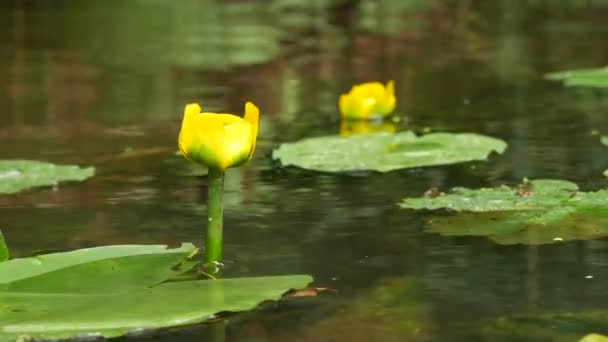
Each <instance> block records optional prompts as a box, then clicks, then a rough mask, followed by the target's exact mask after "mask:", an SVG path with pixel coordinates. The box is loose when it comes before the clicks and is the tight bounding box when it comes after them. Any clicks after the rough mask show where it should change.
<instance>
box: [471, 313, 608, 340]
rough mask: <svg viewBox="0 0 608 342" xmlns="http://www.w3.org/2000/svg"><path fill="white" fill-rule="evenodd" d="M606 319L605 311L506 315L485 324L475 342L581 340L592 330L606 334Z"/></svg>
mask: <svg viewBox="0 0 608 342" xmlns="http://www.w3.org/2000/svg"><path fill="white" fill-rule="evenodd" d="M606 319H608V313H607V312H606V311H589V312H572V313H569V312H566V313H551V314H538V315H513V316H505V317H500V318H499V319H497V320H496V321H494V322H490V323H488V324H486V325H484V326H483V327H482V328H481V329H480V332H479V336H477V338H476V339H475V340H477V341H488V342H490V341H491V342H502V341H505V342H507V341H509V342H510V341H531V342H534V341H538V342H541V341H543V342H544V341H554V342H571V341H577V340H579V338H580V336H582V335H584V334H586V333H588V332H589V331H600V332H605V331H606ZM592 335H595V336H599V335H597V334H592ZM579 341H585V342H590V341H598V342H600V341H604V340H601V339H590V340H584V339H583V340H579Z"/></svg>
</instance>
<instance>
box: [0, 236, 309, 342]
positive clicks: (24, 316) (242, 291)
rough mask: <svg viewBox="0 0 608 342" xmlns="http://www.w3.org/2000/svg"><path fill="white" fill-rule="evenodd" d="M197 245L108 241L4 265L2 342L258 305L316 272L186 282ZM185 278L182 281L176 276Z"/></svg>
mask: <svg viewBox="0 0 608 342" xmlns="http://www.w3.org/2000/svg"><path fill="white" fill-rule="evenodd" d="M195 253H196V248H195V247H194V246H193V245H192V244H183V245H182V246H181V247H179V248H174V249H168V248H167V247H166V246H137V245H131V246H108V247H99V248H90V249H83V250H77V251H73V252H66V253H56V254H48V255H43V256H38V257H31V258H23V259H13V260H10V261H7V262H3V263H0V283H1V285H0V341H14V340H16V339H18V338H21V337H24V336H27V337H28V338H32V339H45V340H47V339H66V338H73V337H83V336H86V337H93V336H103V337H116V336H121V335H124V334H127V333H130V332H137V331H141V330H147V329H158V328H164V327H173V326H181V325H188V324H194V323H200V322H205V321H208V320H211V319H215V318H216V316H215V314H217V313H219V312H226V311H231V312H235V311H242V310H249V309H252V308H255V307H256V305H257V304H258V303H260V302H262V301H264V300H276V299H279V298H280V297H281V295H282V294H283V293H285V292H286V291H287V290H289V289H291V288H299V287H304V286H306V285H307V284H308V283H310V282H311V281H312V278H311V277H310V276H306V275H294V276H277V277H259V278H237V279H222V280H193V279H190V280H185V281H178V280H179V279H181V278H184V275H183V273H184V272H186V271H188V270H191V269H192V267H193V266H194V265H195V263H194V262H193V261H191V260H190V258H189V257H190V256H192V255H193V254H195ZM179 275H181V276H182V277H181V278H179V279H178V278H177V276H179Z"/></svg>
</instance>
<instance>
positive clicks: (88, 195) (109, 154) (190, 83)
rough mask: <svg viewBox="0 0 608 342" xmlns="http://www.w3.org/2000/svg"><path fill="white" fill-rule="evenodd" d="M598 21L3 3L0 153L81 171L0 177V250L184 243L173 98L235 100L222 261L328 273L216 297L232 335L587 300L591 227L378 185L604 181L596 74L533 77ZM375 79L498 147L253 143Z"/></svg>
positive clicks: (323, 124) (576, 7)
mask: <svg viewBox="0 0 608 342" xmlns="http://www.w3.org/2000/svg"><path fill="white" fill-rule="evenodd" d="M606 20H608V6H607V5H606V4H604V3H603V2H601V1H586V2H580V1H553V2H549V1H523V0H502V1H491V2H474V1H466V0H465V1H459V2H453V1H447V0H445V1H444V0H441V1H413V0H412V1H389V0H384V1H382V0H378V1H369V0H361V1H317V2H306V1H302V2H296V1H281V0H277V1H266V0H260V1H211V0H196V1H195V0H184V1H180V2H175V3H174V2H171V1H160V0H150V1H137V0H128V1H114V0H89V1H68V0H55V1H52V2H51V1H26V0H7V1H3V2H2V4H1V5H0V39H1V40H2V43H3V44H2V45H1V46H0V77H1V79H2V80H3V82H2V86H0V108H1V109H0V157H1V158H3V159H5V158H31V159H41V160H46V161H51V162H56V163H76V164H81V165H94V166H95V167H96V168H97V176H96V177H94V178H92V179H90V180H88V181H86V182H84V183H80V184H61V185H60V186H59V187H58V188H56V189H36V190H32V191H27V192H25V193H21V194H18V195H11V196H0V227H2V229H3V232H5V235H6V237H7V239H8V240H9V243H10V245H11V246H12V249H13V254H14V255H15V256H19V255H29V254H32V253H35V252H37V251H40V250H69V249H76V248H83V247H89V246H98V245H105V244H127V243H142V244H143V243H146V244H148V243H149V244H171V245H176V244H178V243H180V242H182V241H192V242H194V243H196V244H201V242H202V235H201V232H202V223H203V222H204V217H205V203H206V178H205V177H204V173H203V172H201V170H200V169H199V168H198V167H197V166H196V165H191V164H189V163H188V162H186V161H185V160H183V159H182V158H181V157H180V156H178V155H176V153H175V152H176V150H177V148H176V137H177V134H178V131H179V125H180V121H181V115H182V113H181V111H182V109H183V106H184V104H186V103H188V102H200V103H201V104H202V106H203V108H204V109H205V110H208V111H221V112H234V113H241V112H242V110H243V108H242V107H243V103H244V101H246V100H252V101H253V102H255V103H256V104H258V105H259V107H260V108H261V110H262V116H261V129H260V140H259V147H258V149H257V151H256V155H255V157H254V158H253V160H252V161H251V162H250V163H249V164H248V165H247V166H245V167H242V168H239V169H236V170H231V171H230V172H229V173H228V176H227V177H228V178H227V185H226V186H227V195H226V201H227V202H226V211H225V215H226V218H225V226H226V233H225V234H226V237H225V239H226V240H225V242H226V245H225V248H224V249H225V254H226V255H225V257H226V258H227V259H228V260H229V261H231V262H230V263H229V266H228V268H227V270H226V273H227V275H228V276H260V275H278V274H293V273H308V274H311V275H313V276H314V277H315V283H314V284H313V285H314V286H320V287H331V288H334V289H336V290H337V291H338V292H337V294H331V295H327V296H325V295H324V296H321V297H319V298H312V299H310V298H309V299H306V300H293V301H287V302H284V303H281V304H280V305H270V306H269V307H268V306H264V308H263V309H261V310H259V311H256V312H251V313H247V314H244V315H240V316H237V317H234V318H233V319H231V320H230V323H229V325H228V330H227V340H228V341H338V342H340V341H404V340H407V341H471V340H484V341H485V340H488V341H490V340H493V339H491V337H487V336H486V335H483V334H481V333H480V328H479V327H480V325H483V324H484V323H483V322H493V321H495V320H496V319H497V318H499V317H502V316H505V315H510V314H537V313H556V312H583V311H589V310H594V309H603V308H605V307H606V304H608V294H606V291H605V286H603V285H604V280H605V279H606V278H607V277H608V263H607V262H606V259H605V255H606V250H607V249H608V244H606V240H594V241H580V242H565V243H559V244H553V245H544V246H524V245H513V246H501V245H497V244H495V243H493V242H492V241H490V240H489V239H486V238H482V237H442V236H440V235H436V234H431V233H427V232H425V222H426V221H428V219H429V218H430V217H431V213H428V212H414V211H407V210H401V209H399V208H398V207H397V205H396V203H397V202H398V201H399V200H400V199H401V198H403V197H406V196H418V195H421V194H422V193H424V191H426V190H427V189H429V188H430V187H433V186H435V187H439V188H440V189H442V190H447V189H449V188H450V187H453V186H467V187H478V186H493V185H498V184H503V183H509V184H516V183H517V182H520V181H521V179H522V178H523V177H529V178H541V177H542V178H563V179H568V180H572V181H575V182H577V183H579V184H580V185H581V187H582V188H583V189H599V188H603V187H605V186H606V181H605V180H604V178H603V176H602V171H603V170H604V169H606V168H608V157H607V153H606V147H603V146H602V145H601V144H600V143H599V137H598V136H597V135H594V134H592V132H594V131H597V132H599V133H604V134H606V133H608V119H607V116H606V110H607V109H608V102H607V100H606V99H607V98H606V93H605V92H602V91H599V90H573V89H564V88H563V87H561V86H560V85H559V84H556V83H550V82H547V81H544V80H543V79H542V75H543V73H545V72H548V71H554V70H561V69H567V68H579V67H598V66H602V65H603V64H605V63H606V57H607V56H608V45H606V44H605V42H606V41H607V39H608V29H607V28H606V25H605V22H606ZM389 79H393V80H395V83H396V88H397V93H398V94H397V96H398V97H397V98H398V109H397V111H398V115H399V117H400V118H401V119H402V120H401V122H400V123H398V124H397V127H396V128H397V129H399V130H402V129H408V128H410V129H415V130H423V129H426V128H430V129H431V130H433V131H449V132H461V131H470V132H477V133H482V134H488V135H493V136H497V137H499V138H502V139H504V140H506V141H507V142H508V143H509V149H508V150H507V152H506V153H505V154H504V155H502V156H494V157H493V158H491V160H490V161H489V162H475V163H467V164H462V165H454V166H445V167H433V168H423V169H415V170H403V171H396V172H390V173H386V174H375V173H370V174H355V175H328V174H317V173H314V172H309V171H305V170H298V169H295V168H289V169H282V168H280V167H279V165H278V164H277V162H275V161H273V160H272V159H271V151H272V149H273V148H275V147H276V146H278V144H280V143H281V142H285V141H294V140H297V139H299V138H303V137H310V136H318V135H324V134H335V133H337V132H338V131H339V127H340V123H339V115H338V113H337V98H338V96H339V94H341V93H343V92H345V91H347V90H348V89H349V88H350V86H351V84H353V83H355V82H364V81H371V80H381V81H386V80H389ZM589 276H592V277H589ZM592 328H593V327H587V326H584V324H583V326H582V327H581V325H576V326H566V327H560V329H562V330H563V331H564V332H566V333H572V334H574V335H575V336H578V335H582V334H584V333H586V332H588V331H587V329H592ZM603 329H604V331H598V332H603V333H608V331H606V328H603ZM127 340H132V339H127ZM145 340H152V341H204V340H211V334H210V332H209V331H208V329H206V328H205V326H198V327H192V328H187V329H182V330H178V331H177V332H173V333H171V334H168V333H167V334H160V335H154V336H151V337H146V338H145ZM524 340H529V341H545V340H546V339H542V338H536V337H533V336H529V338H525V339H524Z"/></svg>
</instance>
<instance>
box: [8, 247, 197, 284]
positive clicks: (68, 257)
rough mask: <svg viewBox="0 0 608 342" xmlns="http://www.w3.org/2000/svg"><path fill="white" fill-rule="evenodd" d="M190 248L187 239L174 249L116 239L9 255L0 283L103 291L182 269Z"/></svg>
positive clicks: (159, 278) (158, 279)
mask: <svg viewBox="0 0 608 342" xmlns="http://www.w3.org/2000/svg"><path fill="white" fill-rule="evenodd" d="M195 252H196V247H194V245H193V244H191V243H185V244H182V246H181V247H179V248H173V249H168V248H167V246H163V245H149V246H145V245H117V246H105V247H96V248H85V249H79V250H76V251H71V252H65V253H53V254H46V255H40V256H35V257H30V258H20V259H13V260H11V261H9V262H4V263H0V289H8V290H10V291H42V292H45V293H51V292H70V291H76V292H78V293H83V292H87V293H88V292H102V293H104V292H107V291H109V289H111V291H114V292H116V291H118V290H120V291H123V290H130V289H133V288H141V287H146V286H151V285H156V284H158V283H160V282H162V281H164V280H166V279H168V278H170V277H173V276H176V275H179V274H181V273H183V272H184V271H187V270H188V269H189V268H191V267H192V266H194V264H191V263H187V262H183V259H184V258H185V257H187V256H188V255H190V254H192V253H195ZM180 266H181V267H180Z"/></svg>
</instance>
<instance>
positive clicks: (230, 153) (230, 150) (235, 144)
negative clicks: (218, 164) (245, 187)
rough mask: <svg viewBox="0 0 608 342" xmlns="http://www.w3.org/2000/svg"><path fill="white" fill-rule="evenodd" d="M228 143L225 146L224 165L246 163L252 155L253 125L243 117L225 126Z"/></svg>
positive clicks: (226, 166)
mask: <svg viewBox="0 0 608 342" xmlns="http://www.w3.org/2000/svg"><path fill="white" fill-rule="evenodd" d="M224 131H225V132H226V145H225V148H224V158H223V159H224V160H223V163H224V167H225V168H229V167H235V166H239V165H242V164H244V163H245V162H246V161H248V160H249V158H250V156H251V150H252V149H253V142H254V141H255V139H254V138H253V131H254V130H253V127H252V125H251V124H250V123H249V122H247V121H245V120H243V119H241V120H240V121H239V122H235V123H233V124H230V125H227V126H224Z"/></svg>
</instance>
